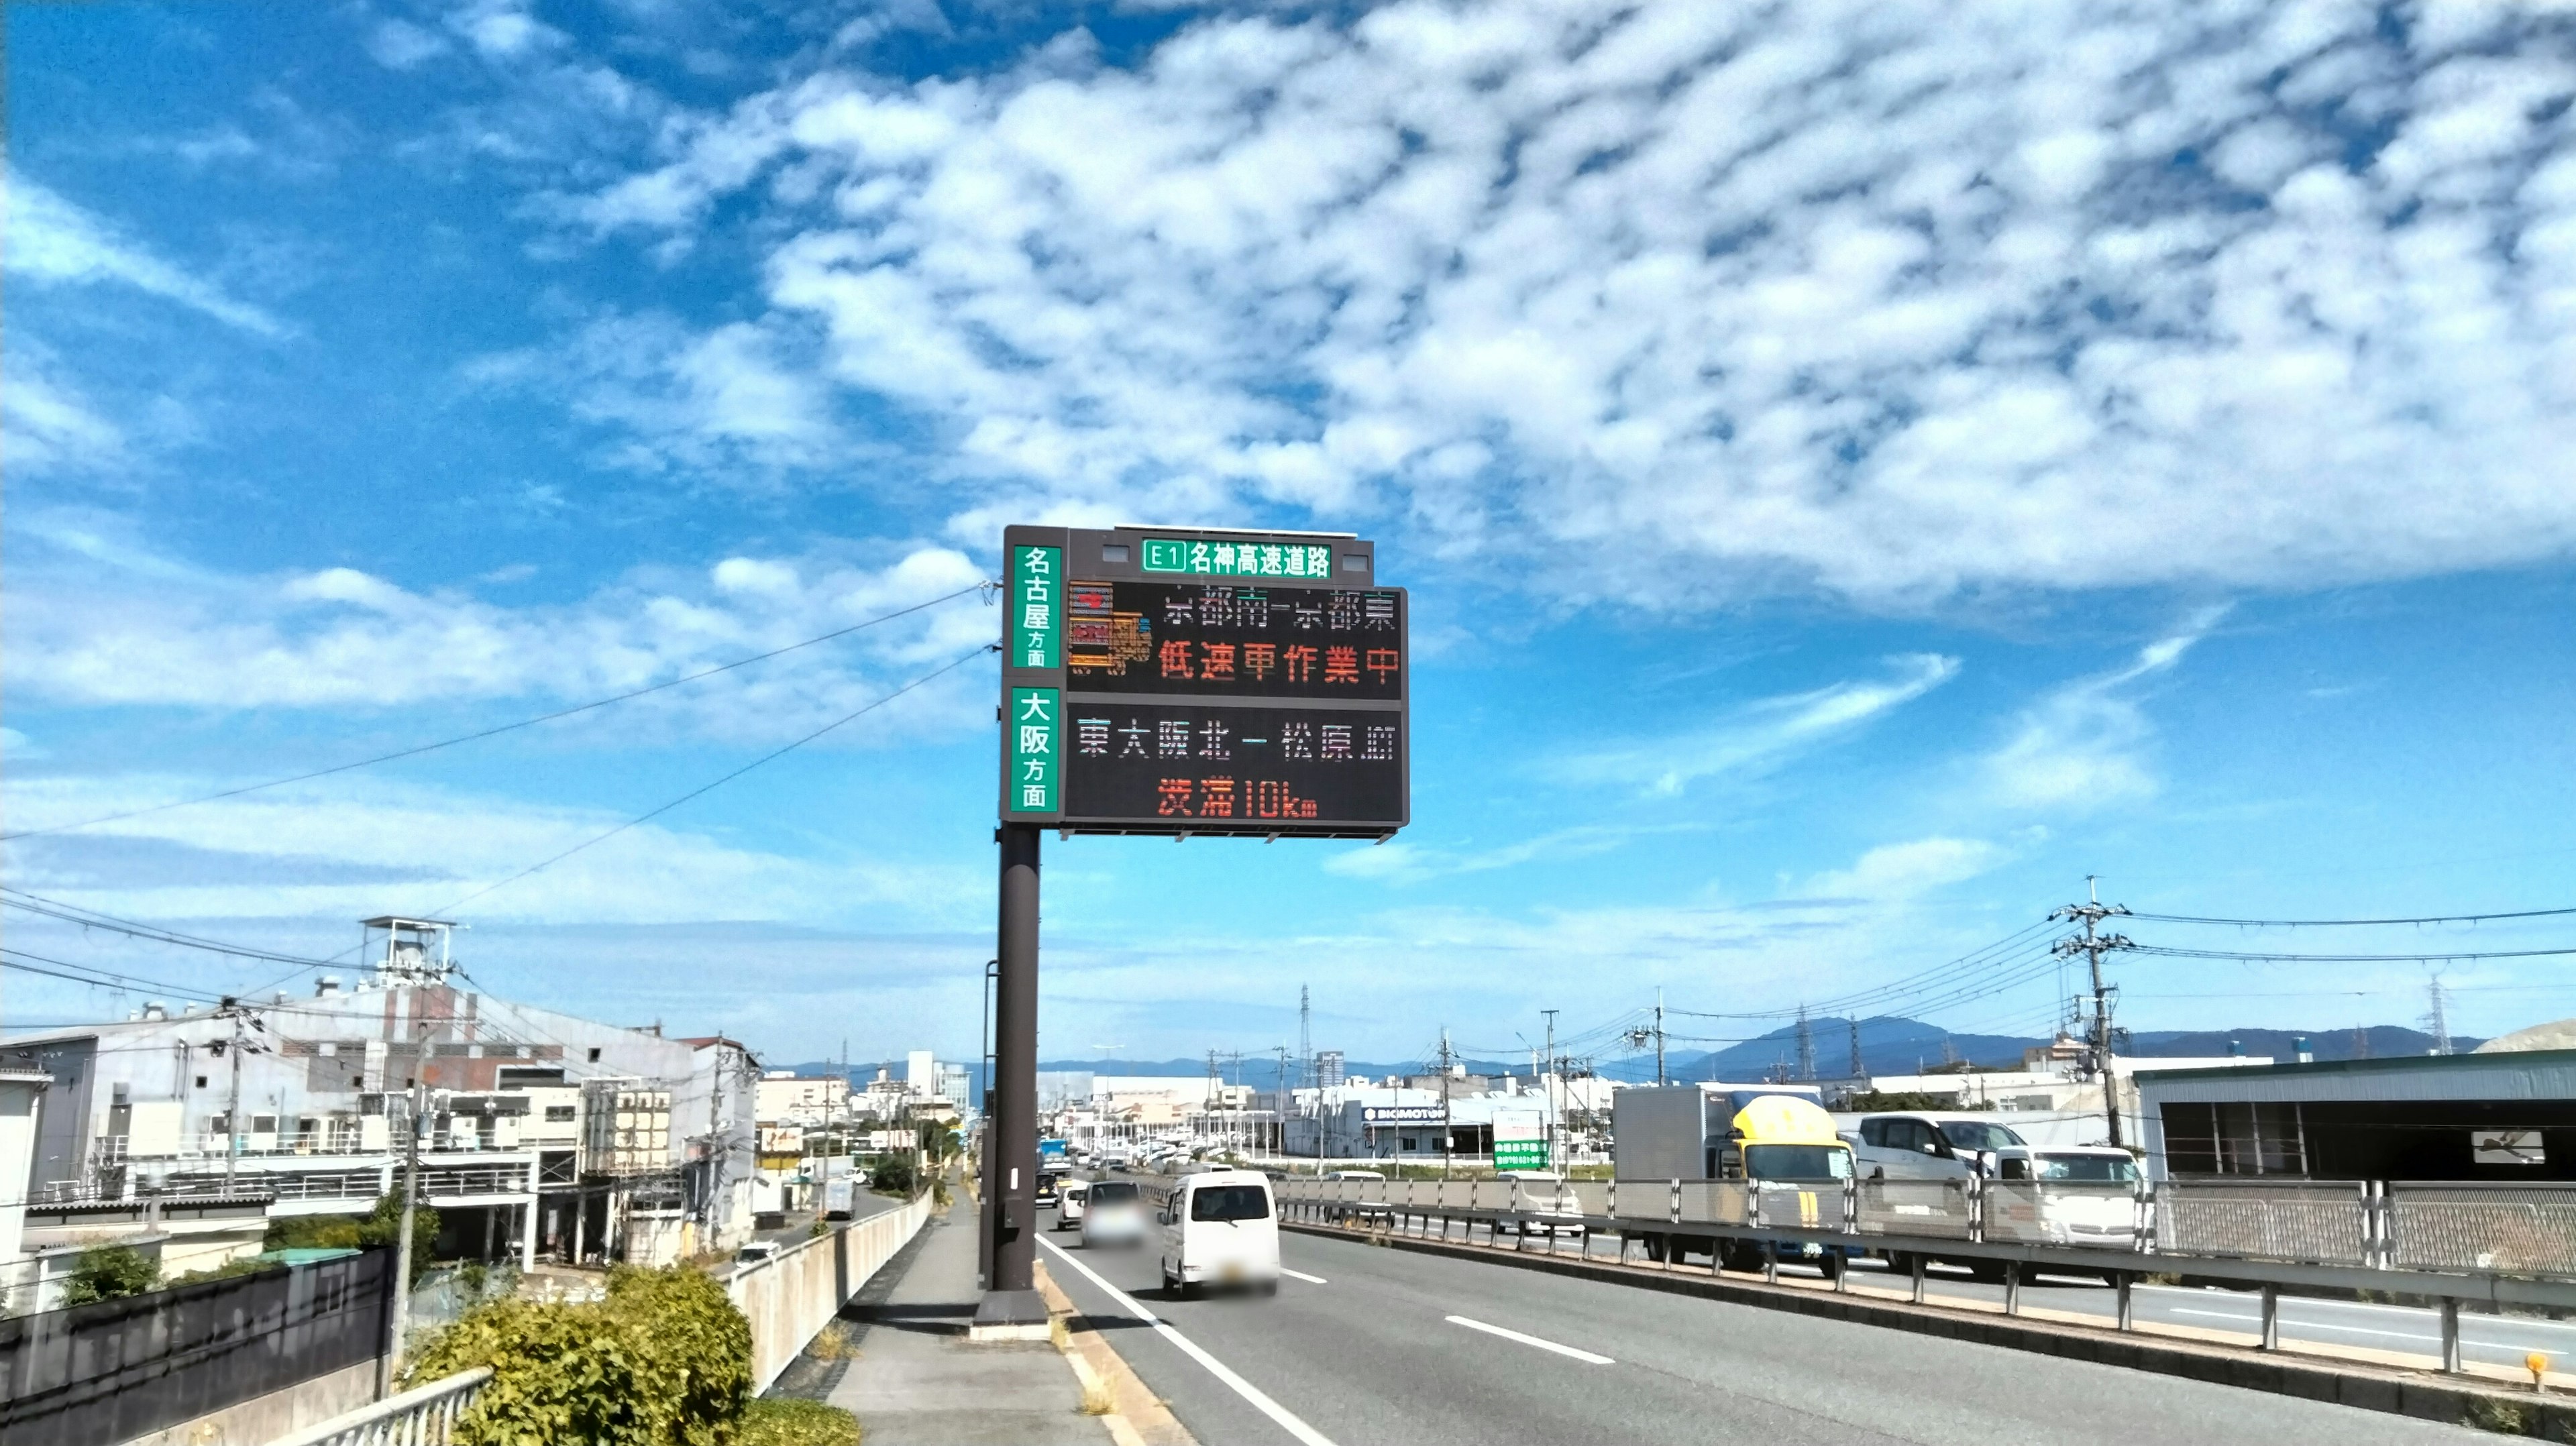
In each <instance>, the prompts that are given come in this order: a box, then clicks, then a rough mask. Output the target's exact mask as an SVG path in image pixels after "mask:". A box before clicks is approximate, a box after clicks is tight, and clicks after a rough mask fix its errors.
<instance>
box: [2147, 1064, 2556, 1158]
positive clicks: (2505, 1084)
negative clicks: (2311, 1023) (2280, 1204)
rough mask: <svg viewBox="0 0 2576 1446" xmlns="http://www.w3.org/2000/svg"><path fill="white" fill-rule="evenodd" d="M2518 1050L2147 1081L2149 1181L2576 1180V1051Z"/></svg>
mask: <svg viewBox="0 0 2576 1446" xmlns="http://www.w3.org/2000/svg"><path fill="white" fill-rule="evenodd" d="M2526 1033H2528V1034H2532V1035H2535V1036H2536V1035H2540V1034H2541V1031H2527V1032H2526ZM2515 1038H2516V1037H2515V1036H2507V1037H2506V1038H2504V1039H2499V1040H2493V1041H2490V1042H2489V1043H2488V1044H2487V1045H2485V1046H2481V1048H2480V1049H2479V1051H2478V1052H2477V1053H2474V1054H2457V1055H2414V1056H2404V1057H2397V1058H2390V1059H2353V1060H2331V1061H2317V1062H2303V1063H2284V1064H2273V1065H2256V1066H2251V1067H2244V1068H2234V1069H2182V1070H2154V1071H2146V1072H2142V1073H2140V1074H2139V1075H2138V1077H2137V1080H2138V1092H2139V1097H2140V1103H2141V1107H2142V1112H2143V1114H2144V1116H2145V1120H2144V1124H2145V1138H2144V1144H2145V1147H2146V1151H2147V1167H2148V1171H2149V1173H2150V1174H2151V1175H2153V1176H2154V1177H2156V1178H2158V1179H2191V1178H2209V1177H2218V1176H2252V1175H2270V1176H2280V1177H2284V1178H2291V1179H2311V1180H2481V1181H2498V1182H2504V1181H2516V1180H2576V1049H2520V1048H2513V1047H2510V1045H2511V1042H2512V1041H2513V1040H2514V1039H2515ZM2497 1046H2507V1047H2505V1048H2498V1047H2497Z"/></svg>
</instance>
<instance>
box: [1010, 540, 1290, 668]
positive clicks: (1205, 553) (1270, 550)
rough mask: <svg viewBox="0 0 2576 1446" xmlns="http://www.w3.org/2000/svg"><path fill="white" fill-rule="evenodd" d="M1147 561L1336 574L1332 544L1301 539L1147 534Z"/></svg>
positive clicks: (1225, 571)
mask: <svg viewBox="0 0 2576 1446" xmlns="http://www.w3.org/2000/svg"><path fill="white" fill-rule="evenodd" d="M1032 550H1033V549H1030V548H1025V547H1024V548H1021V549H1020V551H1022V552H1028V551H1032ZM1144 562H1145V571H1147V572H1186V573H1190V574H1192V575H1194V576H1201V577H1302V578H1310V579H1313V580H1315V581H1318V582H1321V581H1324V580H1325V579H1328V578H1330V577H1331V576H1332V575H1333V550H1332V549H1331V548H1329V547H1325V546H1320V545H1301V544H1298V543H1277V542H1199V541H1193V540H1190V539H1186V538H1179V537H1148V538H1146V539H1145V559H1144ZM1049 666H1053V665H1052V664H1050V665H1049Z"/></svg>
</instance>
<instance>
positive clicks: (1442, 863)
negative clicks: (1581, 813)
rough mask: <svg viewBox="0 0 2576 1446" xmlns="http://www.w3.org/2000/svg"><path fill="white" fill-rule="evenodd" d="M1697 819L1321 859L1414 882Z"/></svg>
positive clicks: (1628, 838)
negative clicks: (1480, 846) (1492, 845)
mask: <svg viewBox="0 0 2576 1446" xmlns="http://www.w3.org/2000/svg"><path fill="white" fill-rule="evenodd" d="M1705 828H1706V825H1702V824H1675V825H1661V826H1650V827H1630V826H1625V825H1612V824H1583V825H1578V826H1576V827H1574V828H1561V829H1555V830H1552V831H1550V832H1547V833H1544V834H1540V835H1538V836H1536V837H1534V838H1526V839H1522V840H1520V841H1519V842H1517V843H1510V844H1504V845H1502V846H1500V847H1497V848H1488V849H1476V850H1463V849H1444V848H1437V847H1432V846H1428V845H1424V844H1421V843H1418V842H1414V841H1410V840H1397V841H1393V842H1389V843H1383V844H1371V845H1369V846H1367V847H1364V848H1354V849H1347V850H1344V851H1343V852H1341V853H1337V854H1333V855H1331V856H1330V857H1328V858H1326V859H1325V860H1324V864H1323V869H1324V872H1326V873H1328V874H1334V875H1338V876H1340V877H1342V878H1346V879H1375V880H1378V881H1380V882H1383V883H1391V884H1417V883H1421V882H1423V881H1425V880H1428V879H1439V878H1451V877H1455V876H1457V875H1460V874H1481V873H1489V872H1491V871H1493V870H1495V869H1508V868H1516V867H1518V866H1520V865H1522V864H1528V863H1556V862H1561V861H1564V860H1567V859H1577V858H1585V857H1589V856H1590V855H1593V854H1601V853H1608V852H1610V851H1611V850H1613V849H1617V848H1621V847H1624V846H1625V845H1627V844H1629V843H1631V842H1634V841H1635V840H1637V839H1639V838H1643V837H1648V836H1651V835H1662V834H1675V833H1698V832H1703V831H1705Z"/></svg>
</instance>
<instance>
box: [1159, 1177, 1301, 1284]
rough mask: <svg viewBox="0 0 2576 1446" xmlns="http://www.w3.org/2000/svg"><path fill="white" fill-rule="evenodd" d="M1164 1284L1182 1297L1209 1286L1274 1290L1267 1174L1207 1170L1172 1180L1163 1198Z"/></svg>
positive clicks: (1274, 1218)
mask: <svg viewBox="0 0 2576 1446" xmlns="http://www.w3.org/2000/svg"><path fill="white" fill-rule="evenodd" d="M1161 1223H1162V1227H1163V1261H1162V1265H1163V1288H1164V1289H1165V1290H1167V1291H1175V1292H1178V1293H1179V1294H1180V1295H1181V1296H1183V1297H1185V1298H1186V1297H1191V1296H1195V1295H1197V1294H1198V1293H1199V1292H1200V1291H1202V1290H1204V1289H1205V1288H1206V1287H1208V1286H1211V1285H1223V1286H1250V1287H1252V1288H1254V1289H1257V1290H1259V1291H1260V1292H1261V1293H1262V1294H1264V1295H1276V1294H1278V1293H1279V1215H1278V1212H1277V1211H1276V1210H1275V1209H1273V1208H1272V1206H1271V1200H1270V1177H1269V1176H1267V1175H1264V1174H1262V1173H1260V1172H1259V1171H1257V1170H1207V1171H1202V1172H1200V1173H1198V1174H1195V1175H1183V1176H1181V1177H1180V1178H1179V1179H1177V1180H1175V1181H1173V1182H1172V1190H1171V1194H1170V1195H1169V1196H1167V1197H1166V1198H1165V1200H1164V1202H1163V1212H1162V1216H1161Z"/></svg>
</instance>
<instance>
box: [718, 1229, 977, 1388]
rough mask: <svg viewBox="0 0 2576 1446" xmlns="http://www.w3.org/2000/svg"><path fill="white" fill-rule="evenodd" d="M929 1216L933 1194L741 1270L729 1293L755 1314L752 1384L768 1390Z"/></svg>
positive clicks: (746, 1311) (748, 1312)
mask: <svg viewBox="0 0 2576 1446" xmlns="http://www.w3.org/2000/svg"><path fill="white" fill-rule="evenodd" d="M929 1218H930V1197H929V1196H927V1195H925V1196H923V1197H921V1198H920V1199H918V1200H915V1201H913V1202H912V1203H911V1204H909V1205H901V1206H897V1207H896V1208H894V1209H892V1210H888V1211H885V1212H883V1213H881V1214H877V1215H871V1216H869V1217H868V1218H867V1219H865V1220H856V1221H852V1222H850V1223H849V1224H846V1225H836V1226H834V1227H832V1229H831V1231H830V1233H828V1234H824V1235H817V1236H815V1237H814V1238H813V1239H811V1240H804V1241H799V1242H798V1243H796V1244H794V1245H791V1246H788V1247H787V1248H786V1249H784V1250H781V1251H780V1252H778V1253H777V1254H776V1255H773V1256H771V1257H770V1258H768V1259H767V1260H760V1261H754V1262H752V1263H751V1264H749V1265H745V1266H742V1267H740V1268H739V1269H737V1270H735V1271H734V1273H733V1274H732V1276H730V1277H729V1278H727V1280H726V1281H725V1293H726V1294H728V1295H730V1296H732V1297H733V1303H734V1305H735V1306H736V1307H737V1308H739V1309H740V1310H741V1311H742V1313H743V1315H744V1316H746V1317H748V1318H749V1319H750V1321H751V1375H752V1390H753V1391H754V1392H755V1393H757V1392H761V1391H766V1390H768V1389H769V1387H770V1384H771V1383H772V1382H774V1381H776V1380H777V1379H778V1376H779V1373H780V1372H782V1371H784V1370H786V1369H787V1365H788V1362H790V1361H793V1360H795V1359H796V1357H797V1356H798V1355H799V1354H800V1353H802V1352H803V1351H804V1349H805V1345H806V1343H807V1342H808V1341H811V1340H813V1339H814V1337H815V1336H816V1334H818V1333H819V1332H821V1330H822V1329H823V1327H825V1326H827V1325H830V1324H831V1323H832V1318H833V1317H834V1316H836V1315H838V1314H840V1311H841V1306H842V1305H843V1304H844V1303H845V1302H847V1301H848V1300H849V1298H850V1297H851V1296H854V1295H856V1294H858V1293H859V1287H860V1286H863V1285H865V1284H867V1283H868V1278H869V1277H870V1276H873V1275H875V1274H876V1273H877V1271H878V1270H880V1269H882V1268H883V1267H884V1265H885V1263H886V1262H887V1261H889V1260H891V1259H893V1258H894V1253H895V1252H896V1251H898V1250H901V1249H902V1248H903V1247H904V1243H905V1242H906V1241H909V1240H910V1239H912V1237H913V1236H914V1235H915V1234H917V1233H918V1232H919V1231H920V1229H921V1226H922V1222H923V1221H925V1220H928V1219H929Z"/></svg>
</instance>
